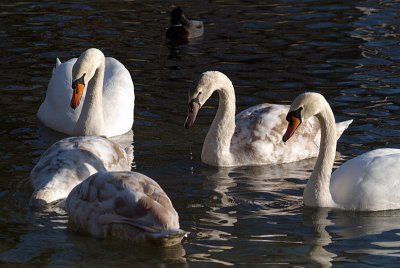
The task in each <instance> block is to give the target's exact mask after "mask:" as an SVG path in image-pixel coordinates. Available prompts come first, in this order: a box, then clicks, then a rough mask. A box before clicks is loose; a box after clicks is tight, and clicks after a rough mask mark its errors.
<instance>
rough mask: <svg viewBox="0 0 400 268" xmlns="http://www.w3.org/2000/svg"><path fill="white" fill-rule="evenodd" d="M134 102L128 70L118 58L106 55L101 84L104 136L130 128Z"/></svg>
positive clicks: (120, 132)
mask: <svg viewBox="0 0 400 268" xmlns="http://www.w3.org/2000/svg"><path fill="white" fill-rule="evenodd" d="M134 104H135V93H134V85H133V82H132V78H131V75H130V74H129V71H128V70H127V69H126V68H125V66H124V65H123V64H122V63H120V62H119V61H118V60H116V59H114V58H111V57H106V68H105V73H104V85H103V114H104V121H105V126H106V136H108V137H112V136H116V135H121V134H123V133H126V132H128V131H129V130H131V129H132V125H133V120H134Z"/></svg>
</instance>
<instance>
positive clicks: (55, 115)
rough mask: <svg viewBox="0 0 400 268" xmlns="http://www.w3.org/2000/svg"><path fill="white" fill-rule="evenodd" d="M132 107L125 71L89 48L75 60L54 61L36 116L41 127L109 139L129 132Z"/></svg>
mask: <svg viewBox="0 0 400 268" xmlns="http://www.w3.org/2000/svg"><path fill="white" fill-rule="evenodd" d="M85 89H86V93H84V92H85ZM80 102H83V105H80ZM134 103H135V93H134V86H133V82H132V79H131V76H130V74H129V72H128V70H127V69H126V68H125V67H124V66H123V65H122V64H121V63H120V62H119V61H117V60H116V59H114V58H111V57H107V58H106V57H104V54H103V53H102V52H101V51H100V50H98V49H95V48H90V49H88V50H86V51H85V52H83V53H82V54H81V55H80V57H79V58H78V59H76V58H73V59H70V60H69V61H67V62H64V63H61V62H60V61H59V60H58V59H57V63H56V67H55V68H54V70H53V75H52V77H51V79H50V82H49V85H48V88H47V91H46V97H45V100H44V101H43V103H42V104H41V105H40V108H39V111H38V113H37V116H38V119H39V120H40V121H41V122H42V123H43V124H44V125H45V126H47V127H49V128H51V129H53V130H56V131H59V132H62V133H65V134H68V135H71V136H82V135H101V136H106V137H112V136H117V135H122V134H124V133H126V132H128V131H130V130H131V129H132V124H133V109H134Z"/></svg>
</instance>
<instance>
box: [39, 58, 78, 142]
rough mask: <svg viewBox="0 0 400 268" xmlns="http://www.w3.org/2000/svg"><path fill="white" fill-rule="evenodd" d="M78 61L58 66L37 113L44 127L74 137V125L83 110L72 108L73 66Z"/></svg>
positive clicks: (73, 60) (74, 60)
mask: <svg viewBox="0 0 400 268" xmlns="http://www.w3.org/2000/svg"><path fill="white" fill-rule="evenodd" d="M76 60H77V59H76V58H73V59H70V60H69V61H66V62H63V63H61V64H59V63H57V64H56V67H55V68H54V69H53V74H52V76H51V79H50V82H49V84H48V87H47V91H46V96H45V99H44V101H43V103H42V104H41V105H40V107H39V110H38V113H37V116H38V119H39V120H40V121H41V122H42V123H43V124H44V125H46V126H47V127H49V128H51V129H54V130H56V131H59V132H62V133H66V134H69V135H72V131H73V128H74V125H75V124H76V121H77V120H78V117H79V115H80V113H81V109H82V106H79V107H78V108H77V109H76V110H73V109H72V108H71V107H70V100H71V96H72V87H71V80H72V66H73V65H74V64H75V62H76ZM84 97H85V96H82V101H84Z"/></svg>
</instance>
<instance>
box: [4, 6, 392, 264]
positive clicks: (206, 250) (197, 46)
mask: <svg viewBox="0 0 400 268" xmlns="http://www.w3.org/2000/svg"><path fill="white" fill-rule="evenodd" d="M259 2H263V1H246V2H244V1H243V2H240V1H210V2H208V1H196V3H191V2H188V1H177V2H174V4H176V5H181V6H182V7H183V9H184V10H185V12H186V13H187V14H189V16H190V15H192V16H197V17H201V18H203V20H204V22H205V36H204V38H201V39H199V40H195V41H194V42H192V43H190V44H183V45H178V46H174V45H172V44H168V43H167V41H166V40H165V38H164V34H165V29H166V27H167V26H168V23H169V12H170V10H171V6H170V5H169V3H166V2H165V1H129V2H123V1H116V2H113V3H108V1H90V2H86V3H84V2H81V1H76V2H73V3H69V4H60V3H55V2H53V1H49V2H37V3H36V2H27V1H25V2H21V3H18V2H16V1H2V2H1V3H0V22H1V23H0V60H1V65H0V66H1V73H0V77H1V81H2V83H1V85H0V89H1V90H0V101H1V109H0V114H1V122H0V124H1V128H0V131H1V143H0V159H1V161H0V168H1V171H2V176H1V178H0V203H1V205H2V209H1V210H0V263H3V264H18V263H19V264H30V265H38V266H87V267H99V266H104V267H110V266H114V267H116V266H128V265H129V266H132V267H134V266H137V265H139V264H140V265H159V264H161V265H164V264H165V265H168V264H175V265H176V266H188V265H189V266H203V265H215V266H218V265H235V264H236V265H243V266H245V265H247V266H248V265H268V264H270V265H276V266H279V265H282V266H287V265H289V266H295V265H299V266H325V267H328V266H330V265H334V266H339V265H340V266H348V267H355V266H356V265H359V266H386V267H387V266H393V267H398V266H399V265H400V258H399V257H400V212H397V211H394V212H381V213H353V212H340V211H331V210H329V209H322V210H315V209H304V207H303V206H302V191H303V187H304V185H305V183H306V178H307V177H308V176H309V174H310V171H311V170H312V167H313V160H311V161H303V162H300V163H293V164H288V165H278V166H271V167H270V166H263V167H242V168H232V169H218V168H212V167H208V166H206V165H204V164H202V163H201V161H200V153H201V146H202V143H203V140H204V137H205V134H206V132H207V130H208V127H209V125H210V123H211V121H212V118H213V116H214V114H215V112H216V107H217V104H218V101H217V96H215V98H214V99H212V100H210V101H209V102H208V103H207V105H206V106H205V107H204V108H203V109H202V110H201V111H200V113H199V117H198V120H197V121H196V123H195V125H194V127H193V128H192V129H190V130H186V129H184V127H183V123H184V120H185V116H186V102H187V89H188V86H189V85H190V83H191V81H192V80H193V79H195V78H196V77H197V76H198V75H199V74H200V73H201V72H203V71H206V70H220V71H222V72H224V73H226V74H227V75H228V76H229V77H230V78H231V79H232V81H233V84H234V86H235V89H236V93H237V106H238V111H240V110H242V109H244V108H246V107H248V106H251V105H255V104H258V103H263V102H273V103H285V104H288V103H290V101H291V100H292V99H293V98H294V97H295V96H296V95H298V94H299V93H301V92H304V91H317V92H321V93H323V94H324V95H325V96H326V98H327V99H328V101H329V103H330V104H331V105H332V107H333V110H334V112H335V115H336V118H337V120H345V119H350V118H352V119H354V123H353V124H352V125H351V127H350V128H349V129H348V130H347V131H346V132H345V134H344V135H343V136H342V138H341V139H340V141H339V144H338V151H339V152H340V153H341V154H342V157H343V158H348V157H351V156H355V155H358V154H360V153H363V152H365V151H368V150H371V149H374V148H380V147H385V146H391V147H400V146H399V145H400V143H399V136H400V128H399V125H400V121H399V112H400V111H399V110H400V106H399V94H400V78H399V77H400V65H399V61H400V46H399V43H400V37H399V34H400V27H399V26H400V20H399V17H398V11H399V9H400V3H398V2H397V1H342V2H343V3H339V2H334V1H322V0H321V1H291V0H288V1H265V2H267V4H260V3H259ZM189 3H191V5H190V6H189ZM89 47H97V48H100V49H101V50H103V52H104V53H105V54H106V55H107V56H112V57H115V58H117V59H119V60H120V61H121V62H122V63H123V64H125V66H126V67H127V68H128V70H129V71H130V73H131V75H132V77H133V81H134V84H135V92H136V106H135V123H134V127H133V131H134V135H135V138H134V139H135V141H134V146H135V167H134V169H135V170H137V171H139V172H142V173H144V174H147V175H149V176H151V177H152V178H154V179H155V180H157V181H158V182H159V183H160V184H161V185H162V187H163V188H164V189H165V191H166V192H167V193H168V195H169V196H170V197H171V199H172V200H173V203H174V206H175V208H176V209H177V211H178V212H179V214H180V221H181V227H182V228H183V229H185V230H187V231H189V232H190V235H189V237H188V238H187V239H185V240H184V241H183V243H182V245H180V246H176V247H173V248H168V249H149V248H142V247H134V246H132V245H130V244H129V243H126V242H123V241H113V240H106V241H102V240H97V239H92V238H88V237H85V236H82V235H78V234H74V233H70V232H69V231H68V229H67V217H66V215H65V214H64V213H63V212H62V211H55V212H48V213H47V212H46V213H36V214H35V213H32V212H30V211H29V208H28V207H27V203H28V201H29V197H30V194H31V191H32V190H31V188H30V184H29V181H28V180H27V178H28V175H29V172H30V170H31V169H32V167H33V166H34V164H35V163H36V162H37V161H38V158H39V157H40V155H41V153H42V152H43V151H44V150H45V149H46V148H48V147H49V146H50V145H51V144H52V143H53V142H54V141H56V140H58V139H60V138H62V137H63V136H62V135H55V134H54V133H51V132H49V131H46V129H44V128H43V127H40V125H39V123H38V122H37V119H36V111H37V110H38V107H39V105H40V103H41V101H42V100H43V99H44V94H45V90H46V87H47V83H48V81H49V79H50V76H51V70H52V68H53V66H54V64H55V59H56V57H59V58H60V59H61V60H62V61H65V60H67V59H69V58H71V57H76V56H78V55H79V54H80V53H81V52H82V51H83V50H85V49H87V48H89Z"/></svg>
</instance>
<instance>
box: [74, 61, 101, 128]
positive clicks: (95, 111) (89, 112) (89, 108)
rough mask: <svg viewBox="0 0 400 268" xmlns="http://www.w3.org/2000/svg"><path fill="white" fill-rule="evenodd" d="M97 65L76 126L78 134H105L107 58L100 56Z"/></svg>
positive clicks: (94, 66)
mask: <svg viewBox="0 0 400 268" xmlns="http://www.w3.org/2000/svg"><path fill="white" fill-rule="evenodd" d="M98 57H99V59H98V60H94V61H95V62H98V63H97V64H98V65H97V66H96V65H93V66H92V68H95V71H94V75H93V77H92V78H91V79H90V80H89V83H88V86H87V90H86V96H85V101H84V103H83V105H82V111H81V114H80V116H79V119H78V121H77V124H76V126H75V129H74V132H75V134H76V135H104V116H103V82H104V71H105V58H104V56H103V55H99V56H98Z"/></svg>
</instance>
